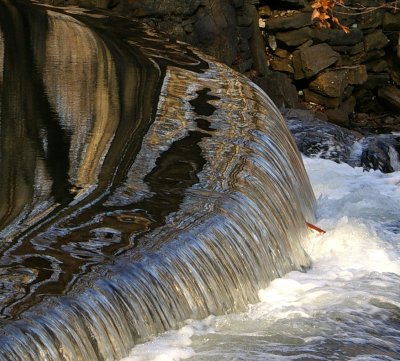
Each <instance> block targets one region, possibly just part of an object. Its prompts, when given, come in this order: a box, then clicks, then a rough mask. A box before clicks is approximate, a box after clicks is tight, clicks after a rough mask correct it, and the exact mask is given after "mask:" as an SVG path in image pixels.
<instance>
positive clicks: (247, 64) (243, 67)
mask: <svg viewBox="0 0 400 361" xmlns="http://www.w3.org/2000/svg"><path fill="white" fill-rule="evenodd" d="M252 66H253V59H251V58H250V59H246V60H243V61H241V62H240V63H238V64H234V66H233V68H234V69H235V70H237V71H238V72H239V73H245V72H247V71H250V70H251V68H252Z"/></svg>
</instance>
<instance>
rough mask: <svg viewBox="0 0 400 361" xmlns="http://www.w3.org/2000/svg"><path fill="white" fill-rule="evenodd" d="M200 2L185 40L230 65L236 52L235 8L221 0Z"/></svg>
mask: <svg viewBox="0 0 400 361" xmlns="http://www.w3.org/2000/svg"><path fill="white" fill-rule="evenodd" d="M139 2H140V1H139ZM151 2H152V3H154V1H151ZM157 3H163V1H160V2H157ZM182 3H186V2H182ZM189 3H190V1H189ZM202 4H203V5H204V6H200V7H199V8H198V10H197V11H196V14H195V15H194V16H193V18H194V22H193V32H192V33H190V34H189V35H188V37H187V42H189V43H190V44H196V47H198V48H200V49H201V50H204V51H205V52H206V53H207V54H210V55H212V56H214V57H216V58H217V59H218V60H220V61H222V62H224V63H226V64H228V65H230V64H232V63H233V61H234V59H235V57H236V52H237V36H236V12H235V9H234V7H233V6H232V5H231V4H229V3H228V2H222V1H213V0H203V1H202Z"/></svg>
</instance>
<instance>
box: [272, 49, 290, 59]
mask: <svg viewBox="0 0 400 361" xmlns="http://www.w3.org/2000/svg"><path fill="white" fill-rule="evenodd" d="M274 54H275V55H276V56H279V57H280V58H282V59H283V58H288V57H289V56H290V53H289V52H288V51H287V50H285V49H280V48H278V49H276V50H275V53H274Z"/></svg>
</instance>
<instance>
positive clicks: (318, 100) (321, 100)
mask: <svg viewBox="0 0 400 361" xmlns="http://www.w3.org/2000/svg"><path fill="white" fill-rule="evenodd" d="M304 99H305V101H307V102H312V103H315V104H320V105H323V106H325V107H327V108H332V109H333V108H337V107H338V106H339V105H340V103H341V101H342V98H330V97H326V96H323V95H321V94H318V93H315V92H313V91H311V90H309V89H304Z"/></svg>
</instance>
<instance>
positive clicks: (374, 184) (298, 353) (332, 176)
mask: <svg viewBox="0 0 400 361" xmlns="http://www.w3.org/2000/svg"><path fill="white" fill-rule="evenodd" d="M304 163H305V166H306V169H307V171H308V173H309V176H310V180H311V183H312V186H313V189H314V191H315V193H316V197H317V199H318V206H317V219H318V221H317V224H316V225H317V226H318V227H320V228H322V229H324V230H325V231H326V233H325V234H323V235H317V234H316V233H314V234H313V235H312V236H310V238H309V239H308V240H306V241H305V248H306V250H307V252H308V253H309V254H310V256H311V258H312V261H313V267H312V269H311V270H309V271H308V272H307V273H301V272H291V273H289V274H288V275H286V276H285V277H283V278H280V279H276V280H274V281H273V282H272V283H271V284H270V285H269V287H267V288H266V289H262V290H260V291H259V298H260V302H259V303H257V304H255V305H250V306H249V310H248V311H247V312H245V313H243V314H236V315H235V314H232V315H226V316H219V317H209V318H207V319H206V320H203V321H188V323H187V326H185V327H184V328H182V329H181V330H179V331H173V332H169V333H166V334H164V335H162V336H160V337H159V338H157V339H155V341H153V342H151V343H147V344H144V345H140V346H137V347H135V348H134V349H133V351H132V353H131V355H130V357H129V358H126V359H124V360H126V361H128V360H129V361H133V360H135V361H136V360H142V361H145V360H146V361H150V360H157V361H158V360H168V361H169V360H182V359H184V358H191V360H196V359H201V360H216V359H219V358H221V359H227V360H228V359H249V360H257V361H258V360H265V359H268V360H288V359H291V360H292V359H293V360H294V359H296V358H298V357H299V358H302V357H304V358H307V357H308V355H312V354H313V352H314V350H315V348H318V347H319V346H318V345H320V344H322V345H324V344H325V340H326V339H331V338H332V337H333V338H334V339H335V340H336V341H337V342H338V344H339V345H340V344H343V345H345V344H346V343H351V344H352V345H353V346H352V347H355V350H356V349H357V347H360V350H362V348H363V347H364V343H365V344H368V343H375V344H379V345H381V344H380V342H387V341H381V340H380V338H379V337H375V336H374V335H375V331H376V329H377V328H379V327H380V329H381V330H388V331H387V332H395V331H390V327H389V326H388V325H387V323H386V322H387V321H386V318H385V317H387V316H384V314H385V312H386V311H385V310H386V309H385V308H382V307H389V308H390V307H400V294H399V292H398V289H399V288H398V287H399V284H398V282H399V281H398V280H399V277H398V275H400V242H399V240H400V237H399V235H400V172H395V173H392V174H383V173H381V172H380V171H370V172H365V171H363V170H362V169H361V168H351V167H350V166H348V165H346V164H337V163H334V162H332V161H329V160H323V159H315V158H304ZM380 304H382V305H392V306H380ZM388 312H389V311H388ZM389 314H390V312H389ZM344 320H350V323H347V322H344ZM352 323H354V327H353V326H351V325H352ZM349 325H350V326H349ZM358 328H360V331H358ZM377 332H378V331H377ZM381 332H386V331H381ZM260 337H261V340H264V341H262V342H258V341H257V340H259V338H260ZM267 340H269V341H267ZM392 340H393V342H394V345H396V342H397V341H396V340H395V338H393V337H392ZM398 342H399V343H400V340H399V341H398ZM297 344H299V345H303V346H300V348H298V349H295V347H296V345H297ZM381 346H382V345H381ZM381 346H379V347H381ZM382 347H385V345H384V344H383V346H382ZM390 347H393V346H389V349H390ZM396 347H397V346H396ZM260 350H261V351H260ZM285 350H288V351H287V352H288V354H285V352H286V351H285ZM327 352H330V351H329V350H328V351H327ZM339 352H340V350H339ZM360 353H361V354H359V355H355V356H354V357H353V358H352V359H353V360H357V361H361V360H365V361H367V360H368V361H372V360H378V359H379V360H384V359H385V360H392V358H391V357H390V356H389V355H388V356H387V357H386V356H385V357H383V356H382V354H378V355H377V356H376V355H373V354H370V355H363V354H362V351H360ZM289 354H290V355H291V356H288V355H289ZM162 357H164V358H162ZM312 359H314V358H312ZM321 359H324V356H322V358H321Z"/></svg>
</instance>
